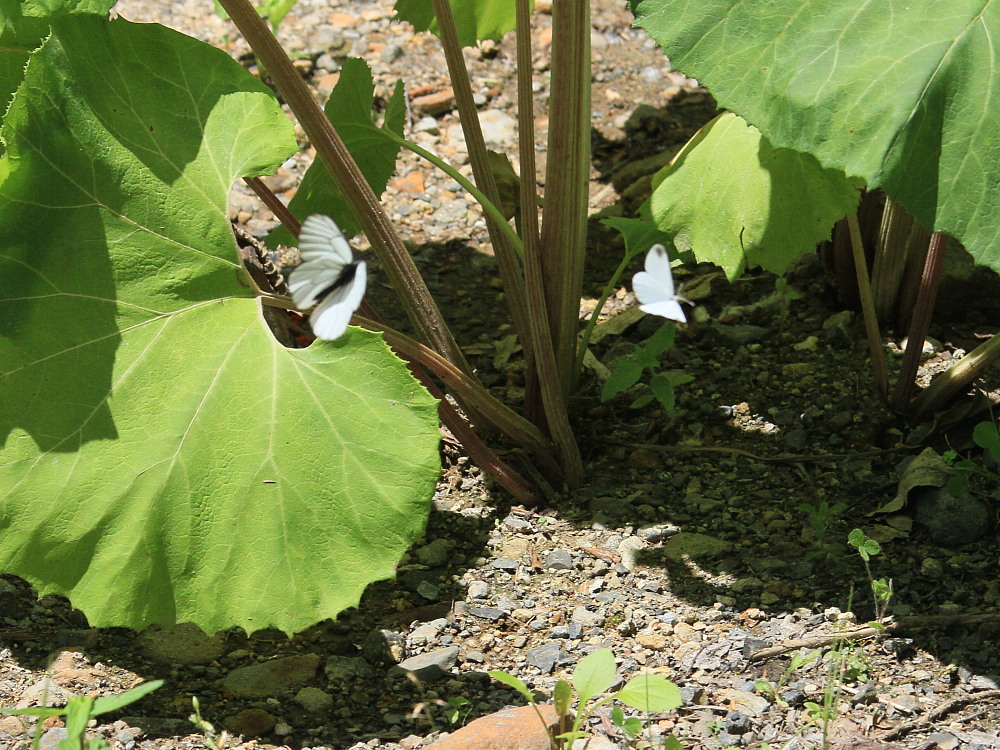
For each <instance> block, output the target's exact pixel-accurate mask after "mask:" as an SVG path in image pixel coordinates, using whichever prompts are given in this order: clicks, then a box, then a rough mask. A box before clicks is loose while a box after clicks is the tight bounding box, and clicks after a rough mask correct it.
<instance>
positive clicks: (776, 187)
mask: <svg viewBox="0 0 1000 750" xmlns="http://www.w3.org/2000/svg"><path fill="white" fill-rule="evenodd" d="M858 196H859V193H858V190H857V189H856V188H855V187H854V186H852V185H851V183H850V181H848V180H847V178H845V177H844V174H843V172H841V171H839V170H836V169H823V168H822V167H821V166H820V165H819V163H818V162H817V161H816V159H815V158H814V157H812V156H810V155H809V154H803V153H799V152H798V151H792V150H791V149H787V148H773V147H772V146H771V144H769V143H768V142H767V139H765V138H762V137H761V135H760V131H758V130H757V129H756V128H752V127H750V126H749V125H747V124H746V122H745V121H744V120H743V119H742V118H740V117H737V116H735V115H733V114H732V113H725V114H722V115H719V116H718V117H717V118H715V119H714V120H712V122H710V123H709V124H708V125H706V126H705V127H704V128H702V129H701V131H699V133H698V134H697V135H696V136H695V137H694V138H692V139H691V140H690V141H689V142H688V143H687V145H685V146H684V148H683V149H682V150H681V152H680V153H679V154H677V156H676V157H675V158H674V160H673V161H672V162H671V163H670V165H669V166H667V167H665V168H664V169H663V170H662V171H661V172H660V173H659V174H658V175H657V176H656V178H655V179H654V190H653V198H652V210H653V217H654V218H655V219H656V222H657V226H659V228H660V229H662V230H664V231H666V232H668V233H670V234H671V235H673V236H674V238H673V239H674V245H675V246H676V247H677V249H678V250H680V251H684V250H692V251H693V252H694V254H695V257H697V258H698V260H700V261H709V262H711V263H715V264H716V265H719V266H721V267H722V268H724V269H725V271H726V275H727V276H728V277H729V278H730V279H735V278H736V277H737V276H739V275H740V274H741V273H742V272H743V270H744V268H745V267H746V266H761V267H762V268H765V269H767V270H769V271H774V272H775V273H779V274H780V273H783V272H784V271H785V270H786V269H787V268H788V266H789V265H791V263H792V262H793V261H794V260H795V259H796V258H798V257H799V256H800V255H802V254H803V253H805V252H808V251H810V250H814V249H815V248H816V244H817V243H818V242H820V241H822V240H825V239H829V237H830V229H831V228H832V227H833V224H834V222H836V221H837V220H838V219H840V218H842V217H843V216H844V214H846V213H848V212H850V211H853V210H854V209H855V207H856V206H857V202H858Z"/></svg>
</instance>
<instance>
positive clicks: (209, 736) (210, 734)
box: [188, 695, 229, 750]
mask: <svg viewBox="0 0 1000 750" xmlns="http://www.w3.org/2000/svg"><path fill="white" fill-rule="evenodd" d="M191 706H192V707H193V708H194V713H193V714H191V715H190V716H188V721H190V722H191V723H192V724H194V725H195V727H197V728H198V731H199V732H201V733H202V734H203V735H205V744H206V745H208V746H209V747H214V748H216V750H223V748H225V746H226V740H227V739H229V734H228V733H227V732H226V731H225V730H223V731H222V732H216V731H215V726H214V725H212V724H211V723H209V722H208V721H206V720H205V719H203V718H202V717H201V706H200V704H199V703H198V696H196V695H194V696H191Z"/></svg>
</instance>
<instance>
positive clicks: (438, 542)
mask: <svg viewBox="0 0 1000 750" xmlns="http://www.w3.org/2000/svg"><path fill="white" fill-rule="evenodd" d="M454 548H455V543H454V542H452V541H451V540H450V539H435V540H434V541H433V542H431V543H430V544H426V545H424V546H423V547H420V548H418V549H417V550H415V551H414V555H415V556H416V558H417V561H418V562H419V563H420V564H421V565H426V566H427V567H429V568H439V567H441V566H442V565H447V564H448V562H449V561H450V560H451V551H452V550H453V549H454Z"/></svg>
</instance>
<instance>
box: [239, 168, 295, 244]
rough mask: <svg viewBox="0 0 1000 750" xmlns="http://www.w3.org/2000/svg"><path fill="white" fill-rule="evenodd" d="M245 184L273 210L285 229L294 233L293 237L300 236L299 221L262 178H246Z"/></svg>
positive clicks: (244, 179)
mask: <svg viewBox="0 0 1000 750" xmlns="http://www.w3.org/2000/svg"><path fill="white" fill-rule="evenodd" d="M243 182H245V183H246V184H247V185H249V186H250V187H251V188H252V189H253V191H254V192H255V193H257V197H258V198H260V199H261V200H262V201H263V202H264V205H265V206H267V207H268V208H269V209H271V213H273V214H274V215H275V217H277V219H278V221H280V222H281V223H282V224H283V225H284V227H285V229H287V230H288V231H289V232H291V233H292V236H293V237H298V236H299V229H300V227H299V220H298V219H296V218H295V217H294V216H292V212H291V211H289V210H288V206H286V205H285V204H284V203H282V202H281V200H280V199H279V198H278V196H276V195H275V194H274V193H273V192H272V191H271V188H269V187H268V186H267V185H266V184H265V183H264V181H263V180H262V179H260V177H244V178H243Z"/></svg>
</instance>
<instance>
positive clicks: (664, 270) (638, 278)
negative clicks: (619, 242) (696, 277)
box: [632, 245, 687, 323]
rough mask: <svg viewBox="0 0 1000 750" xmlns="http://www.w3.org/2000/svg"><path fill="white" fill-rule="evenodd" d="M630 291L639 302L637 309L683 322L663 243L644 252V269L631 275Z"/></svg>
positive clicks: (684, 320)
mask: <svg viewBox="0 0 1000 750" xmlns="http://www.w3.org/2000/svg"><path fill="white" fill-rule="evenodd" d="M632 291H634V292H635V296H636V297H637V298H638V299H639V302H640V303H641V304H640V305H639V309H640V310H642V311H643V312H644V313H648V314H650V315H659V316H660V317H663V318H669V319H670V320H676V321H677V322H678V323H684V322H686V321H687V318H685V317H684V310H683V309H682V308H681V304H680V302H678V301H677V295H676V294H674V274H673V272H672V271H671V270H670V257H669V256H668V255H667V250H666V248H664V247H663V245H653V246H652V247H651V248H649V252H648V253H646V270H645V271H640V272H639V273H637V274H636V275H635V276H633V277H632Z"/></svg>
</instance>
